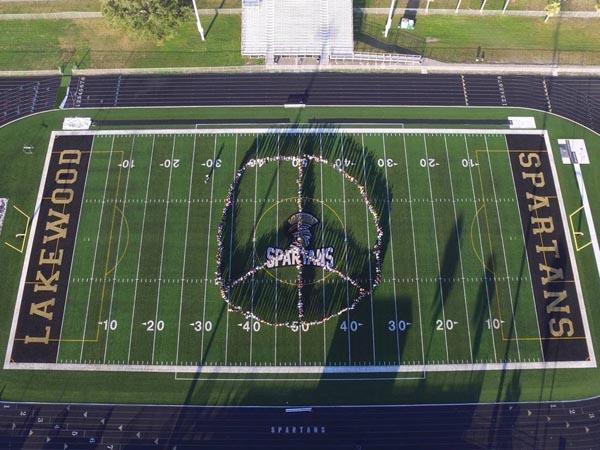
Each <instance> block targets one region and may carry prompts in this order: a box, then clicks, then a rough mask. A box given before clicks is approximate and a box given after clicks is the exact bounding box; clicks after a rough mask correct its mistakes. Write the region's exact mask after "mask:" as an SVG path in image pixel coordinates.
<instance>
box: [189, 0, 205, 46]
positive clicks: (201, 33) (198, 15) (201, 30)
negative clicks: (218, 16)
mask: <svg viewBox="0 0 600 450" xmlns="http://www.w3.org/2000/svg"><path fill="white" fill-rule="evenodd" d="M192 4H193V5H194V14H196V27H197V28H198V33H200V38H201V39H202V41H205V40H206V39H205V38H204V28H202V24H201V23H200V14H198V7H197V6H196V0H192Z"/></svg>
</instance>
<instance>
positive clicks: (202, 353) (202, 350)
mask: <svg viewBox="0 0 600 450" xmlns="http://www.w3.org/2000/svg"><path fill="white" fill-rule="evenodd" d="M216 159H217V136H215V144H214V148H213V168H212V169H210V170H212V176H211V177H210V198H212V197H213V193H214V190H215V177H216V174H217V171H216V170H214V164H215V160H216ZM212 207H213V203H212V202H211V203H210V206H209V208H208V231H207V233H206V266H205V267H204V300H203V302H202V337H201V339H200V360H201V361H204V334H205V333H204V329H205V328H206V327H205V326H204V324H206V302H207V300H208V299H207V298H206V294H207V291H208V265H209V259H210V241H211V237H210V235H211V232H212V230H211V227H212Z"/></svg>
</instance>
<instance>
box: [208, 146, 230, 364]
mask: <svg viewBox="0 0 600 450" xmlns="http://www.w3.org/2000/svg"><path fill="white" fill-rule="evenodd" d="M237 152H238V136H236V137H235V153H234V156H233V175H232V180H233V179H235V172H236V171H237ZM232 200H233V204H234V205H235V200H236V198H235V192H234V193H233V197H232ZM234 216H235V208H231V229H230V231H229V283H230V284H231V267H232V266H231V259H232V256H233V225H234ZM225 308H226V313H225V364H227V361H228V357H229V315H230V314H231V311H230V310H229V305H228V304H225ZM203 326H204V324H203Z"/></svg>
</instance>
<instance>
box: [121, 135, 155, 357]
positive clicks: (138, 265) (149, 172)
mask: <svg viewBox="0 0 600 450" xmlns="http://www.w3.org/2000/svg"><path fill="white" fill-rule="evenodd" d="M155 142H156V136H153V137H152V148H151V150H150V163H149V164H148V174H147V181H146V197H145V200H144V212H143V214H142V231H141V232H140V246H139V248H138V260H137V269H136V272H135V287H134V289H133V305H132V307H131V323H130V324H129V346H128V347H127V364H129V363H130V361H131V343H132V341H133V323H134V319H135V304H136V300H137V292H138V283H139V279H140V263H141V260H142V246H143V243H144V229H145V225H146V210H147V209H148V192H149V190H150V178H151V177H152V161H153V159H154V144H155Z"/></svg>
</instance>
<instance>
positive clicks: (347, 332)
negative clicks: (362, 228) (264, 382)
mask: <svg viewBox="0 0 600 450" xmlns="http://www.w3.org/2000/svg"><path fill="white" fill-rule="evenodd" d="M344 143H345V140H342V164H344V161H345V160H346V154H345V152H344ZM340 178H341V179H342V200H343V202H342V205H343V206H344V246H345V248H346V252H345V258H344V259H345V264H344V267H345V268H344V271H345V272H346V273H348V219H347V215H346V179H345V178H344V177H340ZM346 307H347V308H348V311H347V312H346V324H347V325H349V324H350V287H349V286H348V281H346ZM350 331H351V330H350V327H349V326H346V335H347V337H348V364H351V363H352V339H351V338H350Z"/></svg>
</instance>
